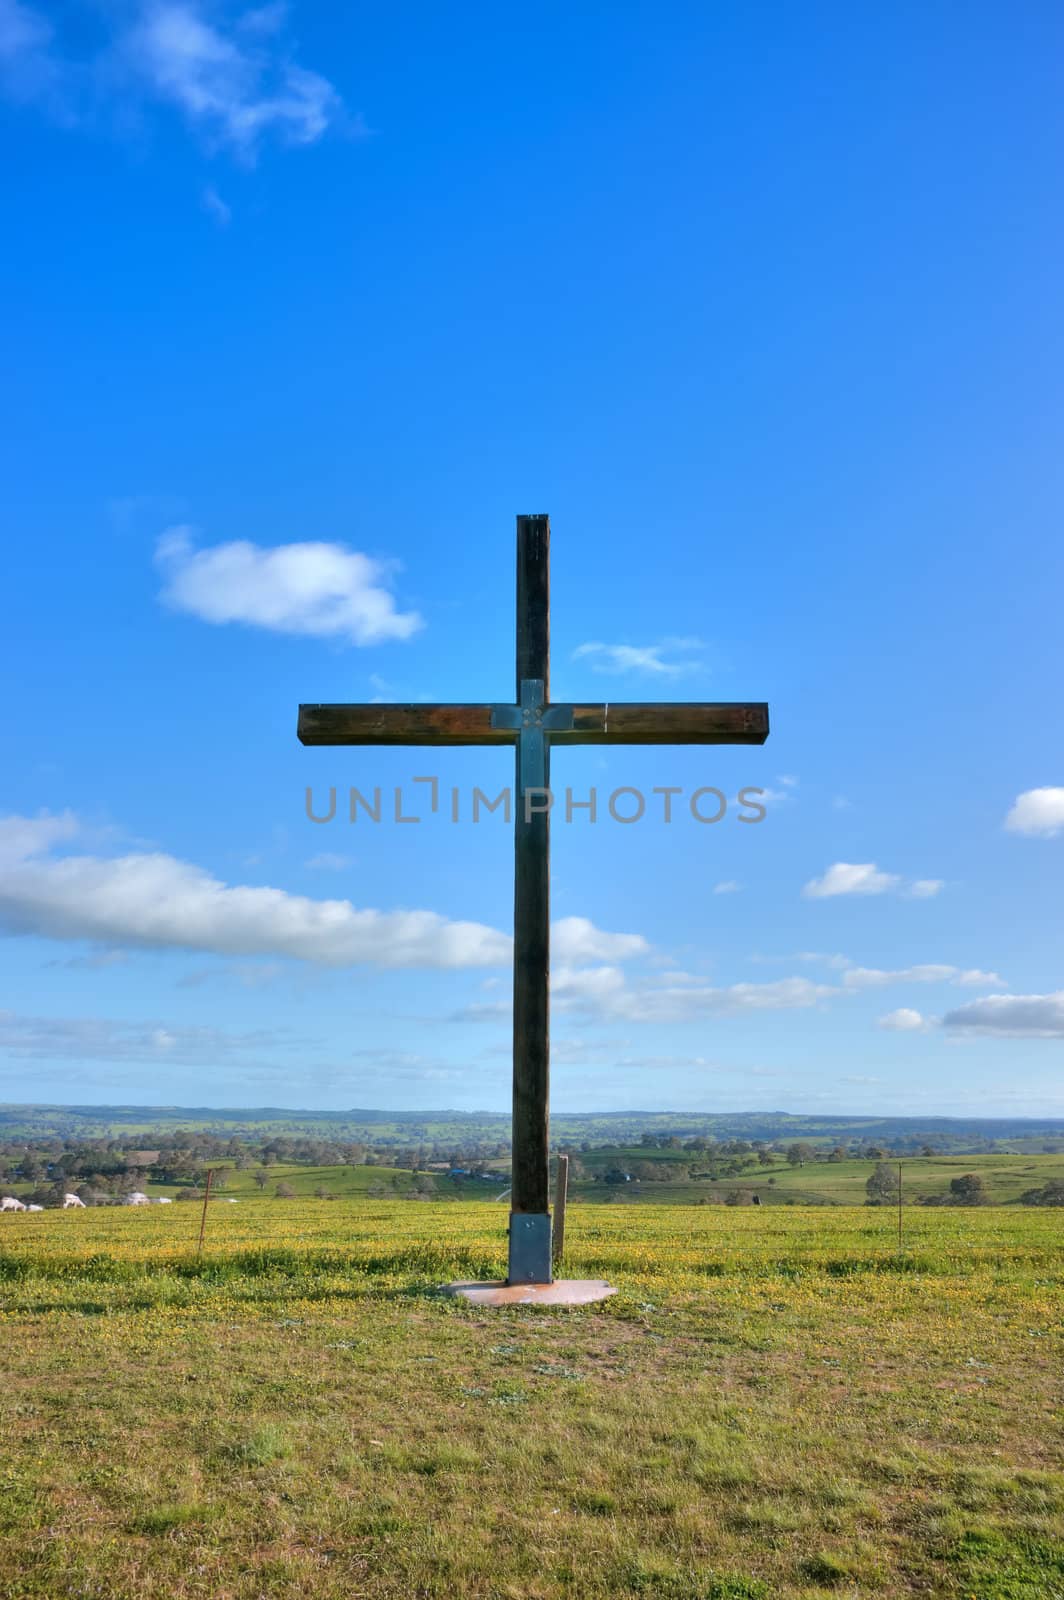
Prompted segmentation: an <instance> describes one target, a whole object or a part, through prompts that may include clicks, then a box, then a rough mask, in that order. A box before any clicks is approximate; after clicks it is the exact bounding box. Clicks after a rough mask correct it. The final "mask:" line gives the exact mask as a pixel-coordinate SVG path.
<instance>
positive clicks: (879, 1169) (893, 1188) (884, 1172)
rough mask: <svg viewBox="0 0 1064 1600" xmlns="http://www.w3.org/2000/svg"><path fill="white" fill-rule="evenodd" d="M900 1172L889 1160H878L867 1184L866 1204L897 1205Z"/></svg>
mask: <svg viewBox="0 0 1064 1600" xmlns="http://www.w3.org/2000/svg"><path fill="white" fill-rule="evenodd" d="M898 1189H899V1183H898V1174H897V1171H896V1169H895V1168H894V1167H892V1166H891V1165H890V1164H889V1162H886V1161H878V1162H877V1163H876V1169H875V1171H874V1172H873V1174H872V1176H871V1177H870V1178H869V1180H868V1182H867V1183H866V1184H865V1195H866V1196H867V1198H866V1200H865V1205H866V1206H889V1205H896V1204H897V1200H898Z"/></svg>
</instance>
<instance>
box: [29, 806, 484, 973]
mask: <svg viewBox="0 0 1064 1600" xmlns="http://www.w3.org/2000/svg"><path fill="white" fill-rule="evenodd" d="M60 825H61V828H62V831H60V832H58V833H57V831H56V830H57V829H58V828H59V827H60ZM71 828H72V819H70V818H62V819H61V818H33V819H31V818H19V817H10V818H7V819H5V820H4V821H3V822H2V823H0V840H2V841H3V842H4V843H5V845H6V855H5V856H4V857H2V858H0V926H2V927H4V928H6V929H7V931H8V932H10V933H16V934H32V935H37V936H39V937H42V938H47V939H87V940H89V941H91V942H93V943H99V944H101V945H104V946H105V947H107V948H114V947H119V948H126V949H129V948H140V949H179V950H200V951H210V952H212V953H214V954H217V955H231V956H233V955H236V956H263V955H269V956H288V957H292V958H294V959H296V960H300V961H310V962H316V963H319V964H321V965H324V966H349V965H353V964H356V963H361V962H366V963H369V964H370V965H374V966H382V967H478V966H493V965H496V964H498V963H502V962H505V961H507V960H508V959H509V956H510V949H511V941H510V939H509V937H508V936H507V935H506V934H503V933H500V932H498V931H497V930H496V929H494V928H489V927H487V926H485V925H484V924H483V923H478V922H451V921H449V920H448V919H447V918H445V917H442V916H439V915H438V914H437V913H436V912H433V911H390V912H385V911H375V910H361V909H359V908H358V907H356V906H354V905H352V903H351V902H350V901H349V900H312V899H310V898H308V897H307V896H305V895H295V894H288V893H287V892H286V891H285V890H283V889H272V888H251V887H246V886H242V885H235V886H234V885H229V884H226V883H223V882H221V881H220V880H219V879H218V878H215V877H213V876H212V875H211V874H210V873H209V872H206V871H204V870H203V869H202V868H200V867H197V866H193V865H192V864H191V863H189V862H186V861H179V860H177V859H176V858H175V857H173V856H169V855H163V854H160V853H152V854H136V855H125V856H117V857H101V856H87V855H80V856H75V855H70V856H60V857H55V856H52V857H42V854H41V852H42V851H43V850H44V849H46V848H47V845H48V843H50V842H52V841H53V840H54V839H56V838H58V839H65V838H69V836H70V832H71Z"/></svg>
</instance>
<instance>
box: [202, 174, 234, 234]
mask: <svg viewBox="0 0 1064 1600" xmlns="http://www.w3.org/2000/svg"><path fill="white" fill-rule="evenodd" d="M203 209H204V211H206V212H207V213H208V215H209V216H212V217H213V218H214V220H215V222H217V224H218V226H219V227H221V228H227V227H228V226H229V224H230V222H232V220H233V213H232V210H231V208H230V207H229V206H227V205H226V203H225V201H224V200H223V199H222V197H221V195H220V194H219V193H218V191H217V189H216V188H215V187H214V185H213V183H209V184H208V185H207V187H206V188H205V189H204V191H203Z"/></svg>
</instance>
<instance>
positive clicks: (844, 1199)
mask: <svg viewBox="0 0 1064 1600" xmlns="http://www.w3.org/2000/svg"><path fill="white" fill-rule="evenodd" d="M649 1155H650V1159H651V1160H652V1161H653V1160H654V1159H655V1158H656V1164H658V1165H662V1166H667V1165H670V1164H673V1163H675V1161H676V1156H675V1152H671V1151H670V1152H666V1151H651V1152H649ZM647 1157H648V1152H647V1151H645V1150H640V1149H638V1148H632V1149H630V1150H619V1151H616V1152H611V1153H610V1154H609V1155H608V1156H605V1155H603V1154H601V1153H600V1152H595V1154H594V1156H592V1157H581V1160H582V1161H584V1162H585V1163H586V1162H589V1161H593V1162H594V1163H595V1165H597V1166H599V1167H601V1168H603V1170H604V1169H605V1168H606V1167H609V1166H617V1167H624V1166H626V1165H628V1164H637V1163H641V1162H646V1161H647ZM690 1164H692V1158H691V1157H690V1156H685V1158H684V1160H683V1162H682V1163H681V1166H682V1167H686V1166H688V1165H690ZM693 1164H695V1165H698V1164H699V1159H698V1157H695V1158H694V1160H693ZM701 1164H702V1165H704V1164H705V1163H704V1160H703V1161H702V1163H701ZM875 1165H876V1163H875V1162H874V1161H868V1160H863V1159H862V1160H846V1161H810V1162H807V1163H806V1164H805V1166H801V1167H792V1166H789V1165H788V1164H787V1162H786V1161H783V1160H777V1161H775V1162H774V1163H773V1164H772V1165H771V1166H767V1167H752V1168H750V1169H749V1170H748V1171H747V1172H746V1173H744V1174H742V1175H741V1176H739V1177H735V1178H718V1179H715V1180H714V1181H713V1182H711V1183H710V1182H707V1181H705V1180H700V1181H698V1182H685V1181H682V1180H681V1181H679V1182H673V1183H652V1182H649V1183H648V1182H643V1183H640V1184H639V1185H638V1190H639V1201H638V1203H645V1202H647V1201H650V1202H651V1203H653V1204H662V1205H691V1204H697V1203H698V1201H699V1200H700V1199H701V1198H702V1197H703V1196H705V1195H707V1194H711V1193H712V1194H720V1195H726V1194H727V1193H728V1191H729V1190H731V1189H739V1190H743V1191H745V1192H749V1193H752V1192H756V1193H757V1194H759V1195H760V1196H761V1199H762V1201H763V1203H765V1204H768V1205H779V1204H786V1203H787V1201H789V1200H794V1201H797V1202H799V1203H802V1202H805V1203H809V1204H817V1203H822V1204H831V1205H846V1206H851V1205H854V1206H858V1205H863V1203H864V1199H865V1184H866V1183H867V1181H868V1178H869V1175H870V1174H871V1173H872V1171H873V1169H874V1168H875ZM892 1165H896V1163H893V1162H892ZM965 1172H978V1173H979V1174H980V1176H981V1177H982V1179H983V1182H984V1183H985V1184H986V1189H987V1193H988V1195H989V1197H990V1199H991V1201H992V1202H993V1203H994V1204H997V1205H1002V1204H1009V1203H1010V1202H1012V1201H1015V1200H1018V1199H1019V1197H1020V1195H1021V1194H1023V1193H1024V1191H1025V1190H1027V1189H1036V1188H1040V1187H1041V1186H1042V1185H1043V1184H1046V1183H1048V1182H1049V1181H1050V1180H1051V1179H1057V1180H1061V1179H1064V1155H1043V1154H1039V1155H989V1154H986V1153H984V1152H982V1151H981V1152H979V1154H977V1155H941V1156H909V1157H907V1158H906V1159H905V1160H904V1161H903V1162H902V1182H903V1186H904V1193H905V1199H906V1201H908V1202H914V1201H918V1200H922V1199H923V1198H924V1197H925V1196H928V1195H945V1194H946V1193H947V1192H948V1190H949V1186H950V1182H951V1180H952V1179H953V1178H956V1177H959V1176H960V1175H961V1174H962V1173H965ZM770 1180H771V1181H770ZM632 1187H634V1186H632V1185H629V1184H625V1185H624V1187H623V1191H622V1194H623V1199H624V1200H625V1201H626V1202H629V1203H630V1195H631V1189H632ZM573 1188H574V1193H575V1194H576V1195H577V1196H578V1197H579V1198H580V1199H583V1200H589V1201H596V1200H599V1201H600V1200H609V1199H612V1198H613V1197H614V1196H615V1195H616V1194H617V1193H618V1189H612V1190H611V1189H610V1188H608V1187H607V1186H606V1185H604V1184H602V1183H595V1182H582V1183H578V1184H575V1185H574V1186H573Z"/></svg>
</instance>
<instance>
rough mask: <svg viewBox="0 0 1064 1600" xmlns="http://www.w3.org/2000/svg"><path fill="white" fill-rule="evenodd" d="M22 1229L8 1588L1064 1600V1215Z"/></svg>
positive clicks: (635, 1216) (21, 1219)
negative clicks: (560, 1274)
mask: <svg viewBox="0 0 1064 1600" xmlns="http://www.w3.org/2000/svg"><path fill="white" fill-rule="evenodd" d="M198 1220H199V1219H198V1208H196V1207H191V1206H189V1207H186V1206H172V1207H164V1208H152V1209H151V1210H148V1211H136V1210H113V1209H101V1210H95V1211H87V1212H67V1213H62V1212H44V1213H39V1214H18V1215H15V1216H5V1217H2V1218H0V1296H2V1299H0V1305H2V1319H0V1328H2V1333H3V1338H2V1340H0V1596H3V1597H5V1600H6V1597H12V1600H13V1597H16V1596H17V1597H19V1600H23V1597H26V1600H28V1597H31V1596H32V1597H41V1600H44V1597H49V1600H51V1597H59V1596H62V1597H67V1596H69V1597H75V1596H77V1597H83V1596H84V1597H101V1600H103V1597H106V1600H112V1597H114V1600H126V1597H129V1600H133V1597H138V1600H140V1597H145V1600H155V1597H158V1600H162V1597H164V1596H165V1597H176V1600H185V1597H192V1596H197V1597H199V1596H203V1597H208V1596H209V1597H211V1600H258V1597H260V1596H269V1597H275V1596H276V1597H281V1596H284V1597H293V1600H294V1597H295V1596H297V1595H300V1596H302V1595H311V1596H315V1597H323V1600H325V1597H328V1600H339V1597H340V1596H344V1597H345V1600H346V1597H354V1596H373V1597H378V1596H380V1597H383V1596H387V1597H396V1600H398V1597H400V1596H402V1597H408V1596H413V1597H419V1596H424V1597H443V1596H448V1597H451V1596H473V1597H489V1596H490V1597H496V1596H497V1597H514V1600H517V1597H519V1596H520V1597H532V1600H559V1597H561V1596H571V1595H577V1596H580V1597H584V1596H587V1597H589V1600H600V1597H604V1596H625V1597H627V1596H640V1597H648V1600H655V1597H657V1600H744V1597H745V1600H751V1597H760V1600H775V1597H777V1596H780V1597H783V1600H796V1597H799V1596H801V1597H803V1600H814V1597H826V1596H840V1595H849V1596H867V1595H882V1596H893V1595H940V1596H950V1597H957V1600H962V1597H967V1596H975V1597H977V1600H1064V1543H1062V1541H1061V1534H1062V1532H1064V1436H1062V1427H1061V1423H1062V1414H1061V1389H1062V1384H1064V1337H1062V1334H1064V1329H1062V1318H1061V1311H1062V1295H1061V1288H1062V1281H1064V1274H1062V1267H1064V1252H1062V1249H1061V1217H1060V1214H1059V1213H1054V1212H1052V1211H1031V1210H1027V1209H1025V1208H1018V1207H1014V1208H990V1209H982V1210H974V1211H973V1210H964V1211H951V1210H922V1209H915V1210H913V1211H911V1212H908V1213H907V1214H906V1217H905V1225H906V1230H907V1239H906V1248H905V1250H904V1251H903V1252H902V1253H901V1254H898V1253H897V1252H896V1249H895V1245H894V1238H893V1234H892V1228H893V1226H894V1218H893V1217H892V1215H891V1213H890V1212H889V1211H886V1212H884V1211H879V1210H869V1209H867V1208H857V1207H854V1208H848V1207H839V1208H833V1209H831V1210H824V1209H811V1208H807V1207H799V1206H796V1207H793V1208H773V1209H771V1210H766V1209H764V1208H762V1209H760V1210H754V1209H748V1210H732V1209H729V1210H723V1209H721V1208H716V1207H700V1208H697V1209H673V1208H670V1207H667V1206H636V1207H627V1206H621V1205H613V1206H609V1207H593V1208H592V1207H587V1206H575V1207H573V1209H572V1211H571V1213H570V1226H569V1236H570V1249H569V1256H568V1260H567V1262H566V1270H567V1272H569V1273H571V1274H572V1275H589V1276H590V1275H604V1276H608V1277H610V1278H611V1280H612V1281H613V1282H614V1283H616V1284H617V1285H618V1288H619V1290H620V1293H619V1294H618V1295H617V1296H616V1297H615V1298H614V1299H612V1300H609V1301H607V1302H605V1303H604V1304H603V1305H601V1306H600V1307H597V1308H589V1309H586V1310H583V1311H579V1312H561V1313H557V1312H555V1313H546V1312H538V1313H537V1312H533V1311H528V1310H509V1311H502V1312H491V1313H489V1312H485V1311H483V1310H474V1309H473V1308H470V1307H468V1306H465V1305H464V1304H461V1303H456V1302H453V1301H449V1300H446V1299H442V1298H440V1297H439V1296H438V1294H437V1293H436V1292H435V1286H436V1284H437V1283H439V1282H440V1281H443V1280H446V1279H448V1278H453V1277H463V1276H485V1277H487V1276H492V1275H494V1274H497V1273H500V1272H501V1270H502V1266H503V1249H504V1240H503V1232H502V1230H503V1225H504V1220H505V1213H504V1209H503V1208H501V1207H498V1206H492V1205H478V1204H476V1203H468V1204H464V1205H461V1206H457V1205H433V1204H423V1205H413V1204H410V1203H409V1202H404V1201H399V1200H396V1201H386V1202H380V1201H373V1200H370V1199H368V1198H366V1197H365V1196H364V1195H362V1196H361V1197H359V1196H353V1197H351V1198H350V1199H343V1200H336V1201H333V1202H327V1201H315V1200H313V1199H301V1200H300V1201H299V1202H298V1203H296V1202H287V1203H286V1202H281V1201H275V1200H272V1199H266V1198H262V1197H257V1198H256V1202H255V1203H254V1204H250V1203H242V1204H241V1205H239V1206H225V1205H221V1206H218V1207H216V1208H213V1209H212V1211H211V1214H210V1217H209V1221H208V1229H209V1232H208V1248H207V1250H206V1251H205V1253H204V1255H203V1256H202V1258H199V1257H197V1256H196V1254H195V1250H194V1243H195V1234H196V1230H197V1227H198Z"/></svg>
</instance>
